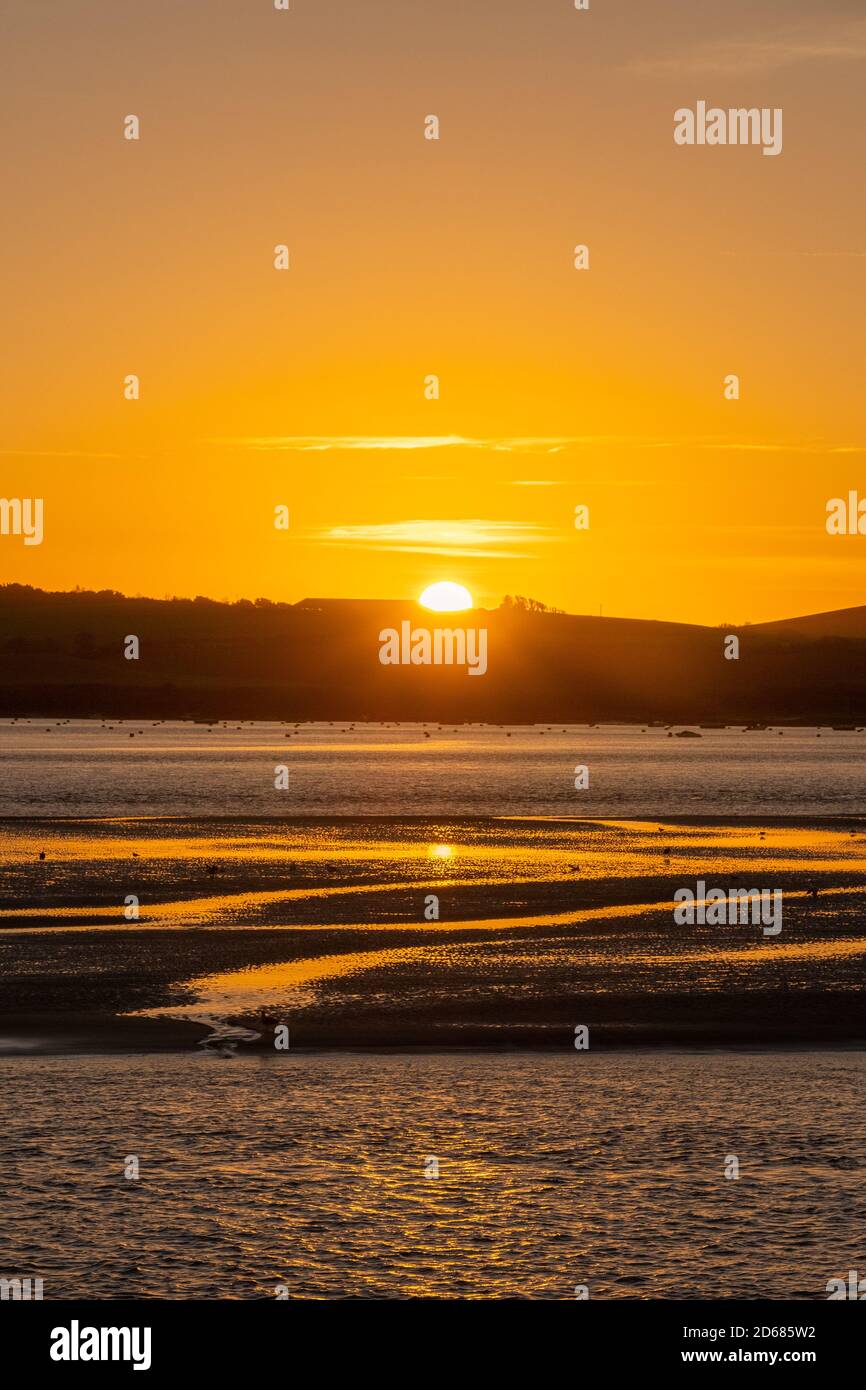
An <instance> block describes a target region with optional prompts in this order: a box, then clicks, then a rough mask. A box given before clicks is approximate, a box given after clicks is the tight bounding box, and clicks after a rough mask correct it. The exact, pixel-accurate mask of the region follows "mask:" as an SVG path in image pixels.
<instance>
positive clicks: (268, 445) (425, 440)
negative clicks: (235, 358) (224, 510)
mask: <svg viewBox="0 0 866 1390" xmlns="http://www.w3.org/2000/svg"><path fill="white" fill-rule="evenodd" d="M211 442H213V443H217V444H233V445H235V446H237V447H240V448H244V449H256V450H263V451H265V452H275V453H276V452H281V451H285V452H290V453H291V452H294V453H328V452H332V451H342V450H346V449H364V450H371V449H383V450H390V449H400V450H410V449H481V450H487V451H488V452H490V453H505V454H518V453H520V454H523V453H526V454H531V453H547V454H555V453H557V452H558V451H559V450H560V449H562V448H564V446H565V445H566V444H568V443H569V442H570V441H569V440H568V439H558V438H553V439H551V438H535V437H525V438H524V437H514V438H512V437H508V436H505V437H502V438H493V439H473V438H470V437H469V436H467V435H462V434H393V435H392V434H383V435H376V434H310V435H305V434H295V435H292V434H289V435H262V436H253V437H251V438H245V439H220V440H213V441H211Z"/></svg>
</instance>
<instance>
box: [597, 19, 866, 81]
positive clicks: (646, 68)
mask: <svg viewBox="0 0 866 1390" xmlns="http://www.w3.org/2000/svg"><path fill="white" fill-rule="evenodd" d="M863 57H866V20H863V19H850V18H849V17H847V16H838V15H837V16H833V15H829V14H827V12H826V10H825V9H824V7H823V6H821V5H818V6H816V7H815V15H814V20H812V21H811V22H809V23H805V24H803V25H800V26H798V27H794V28H786V29H783V30H779V31H778V32H776V33H767V32H764V33H760V34H755V35H751V36H745V37H738V38H727V37H721V36H720V37H717V38H714V39H711V40H707V41H706V42H701V43H697V44H692V45H688V46H686V47H683V48H681V49H678V50H675V51H673V52H670V51H668V52H665V53H664V54H660V55H658V56H652V55H646V56H644V55H642V56H641V57H639V58H633V59H631V60H630V61H629V62H628V63H626V64H625V68H626V70H627V71H629V72H634V73H640V74H642V75H645V76H667V75H671V74H677V75H679V74H690V73H691V74H698V73H711V74H718V75H720V76H732V77H733V76H736V77H741V76H742V75H743V74H744V73H748V72H769V71H771V70H772V69H774V68H782V67H789V66H791V65H792V64H794V63H815V62H827V61H832V62H838V61H850V60H852V59H858V58H863Z"/></svg>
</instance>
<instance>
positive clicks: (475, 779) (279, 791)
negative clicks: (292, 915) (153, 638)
mask: <svg viewBox="0 0 866 1390" xmlns="http://www.w3.org/2000/svg"><path fill="white" fill-rule="evenodd" d="M681 732H682V729H672V730H668V729H662V728H654V727H650V728H646V729H643V728H642V727H640V726H635V725H629V726H625V725H622V726H610V725H605V726H601V727H587V726H586V725H574V726H563V725H532V726H526V725H518V726H511V727H507V726H503V727H492V726H489V725H485V726H480V725H479V726H475V725H473V726H469V725H459V726H454V725H435V724H429V725H420V724H400V725H397V724H363V725H360V724H359V725H350V724H301V725H295V724H278V723H244V724H237V723H231V722H230V723H228V724H215V725H209V724H196V723H190V722H184V723H171V722H164V723H153V722H152V721H151V722H141V721H125V722H124V721H114V722H113V723H112V722H111V721H108V722H106V723H101V722H100V721H96V720H77V721H76V720H73V721H71V722H68V723H67V722H54V721H45V720H16V721H12V720H4V721H0V774H2V775H0V816H70V815H72V816H141V815H150V816H233V817H237V818H239V819H240V818H242V817H245V816H246V817H254V816H280V817H283V816H288V817H291V816H296V817H311V816H323V817H335V816H407V817H408V816H427V815H442V814H447V815H465V816H474V815H516V816H533V815H537V816H570V815H573V816H577V817H587V818H596V817H638V818H640V817H644V816H651V817H653V816H655V817H666V816H673V815H695V816H714V817H736V816H767V815H771V816H779V815H781V816H787V815H791V816H795V815H799V816H806V815H809V816H811V815H821V816H823V815H857V814H862V813H864V812H866V732H857V731H853V730H852V731H841V730H832V729H828V728H822V729H784V730H779V729H772V730H754V731H748V732H746V731H743V729H742V728H736V729H735V728H729V729H704V730H698V729H693V732H694V733H698V734H699V737H682V738H681V737H678V734H679V733H681ZM578 767H585V768H587V769H588V775H589V785H588V786H585V787H583V788H581V789H580V790H578V789H577V788H576V787H575V782H576V781H580V780H583V781H585V780H586V778H585V777H583V778H581V777H579V776H578V775H576V771H575V770H576V768H578ZM280 768H284V769H285V772H284V773H283V774H280V773H279V772H278V769H280ZM277 782H279V783H280V784H281V785H280V786H277V785H276V783H277Z"/></svg>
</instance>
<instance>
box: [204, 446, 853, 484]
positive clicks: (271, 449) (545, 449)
mask: <svg viewBox="0 0 866 1390" xmlns="http://www.w3.org/2000/svg"><path fill="white" fill-rule="evenodd" d="M209 442H210V443H211V444H222V445H225V446H229V447H233V448H239V449H249V450H252V451H254V452H261V453H293V452H294V453H329V452H333V453H339V452H342V451H345V450H353V449H360V450H368V451H369V450H383V451H388V450H416V449H458V450H459V449H477V450H486V451H487V452H489V453H505V454H532V453H545V454H560V453H562V452H563V451H564V450H567V449H604V448H617V449H696V450H700V449H709V450H720V451H724V452H730V453H778V454H784V453H791V454H857V453H866V444H831V443H827V442H826V441H821V440H806V441H799V442H791V441H789V440H755V441H748V440H739V439H725V438H724V437H718V436H707V435H681V436H676V435H643V434H638V435H635V434H573V435H557V436H541V435H539V436H533V435H525V436H524V435H519V436H513V437H512V436H503V437H501V438H489V439H484V438H480V439H477V438H471V437H469V436H467V435H461V434H447V435H426V434H422V435H359V434H352V435H263V436H253V437H248V438H239V439H215V440H210V441H209ZM412 476H413V477H417V478H420V477H431V478H432V477H437V478H438V477H442V476H449V475H440V474H435V475H434V474H415V475H412ZM450 476H452V477H453V476H455V475H453V474H452V475H450ZM569 481H570V480H568V479H562V480H560V479H540V480H537V481H534V480H533V479H531V478H521V479H516V480H515V481H514V482H513V483H512V486H516V487H557V486H566V485H568V483H569Z"/></svg>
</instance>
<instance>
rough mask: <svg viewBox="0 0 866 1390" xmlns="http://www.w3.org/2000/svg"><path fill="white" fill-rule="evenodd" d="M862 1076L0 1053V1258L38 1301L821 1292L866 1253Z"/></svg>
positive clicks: (557, 1058)
mask: <svg viewBox="0 0 866 1390" xmlns="http://www.w3.org/2000/svg"><path fill="white" fill-rule="evenodd" d="M864 1080H866V1055H864V1054H862V1053H844V1052H840V1053H824V1054H818V1053H815V1054H808V1053H784V1052H757V1053H752V1054H749V1055H736V1054H733V1055H732V1054H718V1055H704V1056H702V1055H690V1056H689V1055H682V1054H676V1053H662V1054H654V1055H653V1054H646V1053H644V1054H637V1053H633V1054H627V1055H617V1056H603V1055H593V1054H592V1053H583V1054H579V1053H576V1052H573V1051H572V1052H571V1053H570V1054H569V1053H567V1052H564V1053H563V1054H559V1055H544V1054H540V1055H529V1054H525V1053H523V1054H520V1053H518V1054H506V1055H502V1054H499V1055H492V1056H479V1055H470V1054H458V1055H443V1054H434V1055H428V1056H411V1055H409V1056H406V1055H403V1056H399V1055H376V1054H373V1053H368V1054H361V1055H353V1056H347V1055H340V1054H331V1055H322V1054H312V1055H292V1054H291V1053H290V1054H287V1055H286V1056H285V1057H283V1058H282V1059H278V1058H276V1057H273V1056H271V1057H270V1058H261V1059H254V1058H250V1057H246V1058H237V1059H235V1060H233V1061H228V1060H224V1059H222V1058H219V1057H215V1056H199V1055H188V1056H176V1055H173V1056H155V1057H154V1056H149V1057H142V1056H139V1057H78V1058H18V1059H14V1060H13V1059H2V1060H0V1083H2V1095H3V1096H4V1097H5V1099H4V1100H3V1101H2V1102H0V1104H2V1118H3V1130H4V1141H5V1148H6V1150H7V1155H8V1157H7V1163H8V1164H9V1166H8V1167H7V1176H6V1180H5V1189H6V1213H7V1221H6V1222H5V1223H4V1226H5V1229H4V1240H3V1261H4V1267H3V1269H2V1271H0V1272H2V1273H3V1274H4V1275H9V1274H18V1275H20V1276H25V1277H26V1276H27V1275H30V1276H32V1277H41V1278H43V1279H44V1281H45V1298H46V1299H59V1298H97V1299H112V1298H230V1299H266V1298H274V1297H276V1296H277V1293H278V1291H279V1292H281V1293H282V1295H283V1296H284V1297H289V1298H364V1299H370V1298H373V1299H375V1298H404V1297H408V1296H421V1297H471V1298H503V1297H508V1298H545V1299H557V1300H558V1299H573V1298H574V1296H575V1288H576V1286H578V1285H587V1286H588V1288H589V1291H590V1296H591V1297H593V1298H620V1299H622V1298H631V1299H645V1298H665V1299H685V1298H691V1299H710V1298H744V1299H781V1298H796V1299H807V1300H811V1299H824V1298H826V1297H827V1292H826V1285H827V1281H828V1280H829V1279H831V1278H833V1277H837V1276H842V1277H845V1276H846V1275H847V1271H848V1270H849V1269H856V1268H860V1269H862V1268H863V1257H864V1250H863V1235H862V1232H863V1228H864V1218H866V1185H864V1180H863V1179H864V1170H866V1157H864V1155H866V1119H864V1112H863V1107H862V1103H861V1102H862V1094H863V1085H864ZM780 1097H784V1105H780ZM731 1155H733V1156H735V1157H736V1159H737V1161H738V1164H739V1178H737V1179H731V1178H726V1177H725V1164H726V1160H727V1159H728V1158H729V1156H731ZM130 1157H135V1158H137V1161H138V1174H139V1176H138V1177H137V1178H134V1179H129V1178H127V1177H125V1176H124V1172H125V1165H127V1166H128V1160H129V1158H130ZM431 1159H432V1160H435V1164H434V1163H431V1162H430V1160H431ZM728 1166H729V1170H730V1164H729V1165H728ZM435 1172H438V1176H427V1175H426V1174H429V1173H435ZM13 1198H14V1202H13Z"/></svg>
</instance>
